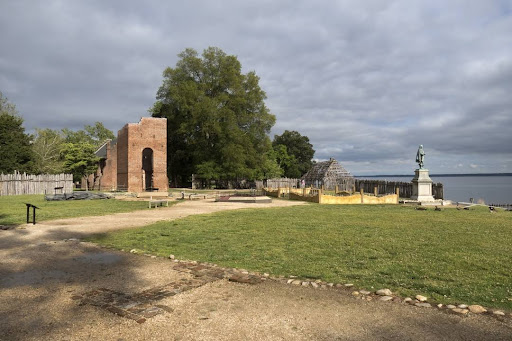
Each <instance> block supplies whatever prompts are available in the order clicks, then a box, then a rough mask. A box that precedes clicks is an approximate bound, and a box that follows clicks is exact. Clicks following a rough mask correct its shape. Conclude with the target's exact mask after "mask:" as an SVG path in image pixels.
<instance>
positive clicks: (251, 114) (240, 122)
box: [150, 47, 275, 185]
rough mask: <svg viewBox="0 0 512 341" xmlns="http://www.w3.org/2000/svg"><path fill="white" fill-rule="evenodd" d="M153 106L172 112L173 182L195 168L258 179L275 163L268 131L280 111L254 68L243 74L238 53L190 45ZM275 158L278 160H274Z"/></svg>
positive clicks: (204, 173) (213, 175)
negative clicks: (273, 107)
mask: <svg viewBox="0 0 512 341" xmlns="http://www.w3.org/2000/svg"><path fill="white" fill-rule="evenodd" d="M178 56H179V57H180V60H179V61H178V62H177V64H176V66H175V67H174V68H170V67H168V68H166V69H165V71H164V72H163V77H164V80H163V84H162V86H161V87H160V88H159V90H158V92H157V96H156V98H157V101H156V103H155V104H154V105H153V107H152V108H151V109H150V112H151V114H152V115H153V116H154V117H165V118H167V132H168V139H167V141H168V148H167V154H168V173H169V174H168V175H169V179H170V180H171V182H172V183H173V185H182V184H185V183H186V182H187V181H188V179H189V178H190V176H191V174H193V173H195V174H198V175H199V176H200V177H203V178H205V179H241V178H245V179H257V178H263V177H264V176H265V173H266V172H268V171H269V170H271V169H272V167H274V166H275V165H272V164H271V162H272V160H269V158H271V157H272V155H271V154H272V153H269V152H270V150H271V148H272V147H271V142H270V139H269V137H268V135H267V134H268V133H269V132H270V129H271V128H272V126H273V125H274V123H275V116H274V115H272V114H271V113H270V112H269V110H268V108H267V107H266V106H265V103H264V100H265V99H266V95H265V92H264V91H263V90H262V89H261V88H260V86H259V78H258V76H256V74H255V72H254V71H251V72H248V73H247V74H243V73H242V72H241V64H240V62H239V61H238V59H237V58H236V56H230V55H227V54H226V53H224V52H223V51H222V50H221V49H219V48H215V47H210V48H207V49H206V50H204V51H203V53H202V55H201V56H199V54H198V53H197V51H195V50H193V49H186V50H185V51H183V52H182V53H180V54H179V55H178ZM274 162H275V160H274Z"/></svg>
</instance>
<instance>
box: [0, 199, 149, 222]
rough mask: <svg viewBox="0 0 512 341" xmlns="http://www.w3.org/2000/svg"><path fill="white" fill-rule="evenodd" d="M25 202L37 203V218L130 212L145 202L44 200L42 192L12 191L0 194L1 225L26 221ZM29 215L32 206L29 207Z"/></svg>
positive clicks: (40, 219) (143, 205)
mask: <svg viewBox="0 0 512 341" xmlns="http://www.w3.org/2000/svg"><path fill="white" fill-rule="evenodd" d="M25 203H30V204H32V205H35V206H37V207H39V208H40V209H39V210H36V221H42V220H50V219H59V218H69V217H82V216H93V215H106V214H112V213H118V212H129V211H134V210H141V209H144V208H146V209H147V207H148V206H147V205H148V204H147V202H142V201H119V200H114V199H108V200H69V201H45V200H44V195H11V196H0V225H18V224H24V223H26V221H27V208H26V206H25ZM30 219H32V209H31V210H30Z"/></svg>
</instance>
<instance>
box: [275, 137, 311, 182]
mask: <svg viewBox="0 0 512 341" xmlns="http://www.w3.org/2000/svg"><path fill="white" fill-rule="evenodd" d="M272 146H273V147H274V150H276V151H279V150H280V149H279V148H281V147H279V146H285V147H286V154H283V153H282V148H281V155H283V157H284V158H285V160H284V162H282V161H281V164H280V166H281V167H283V169H284V175H285V176H286V177H289V178H299V177H301V176H302V175H304V174H305V173H306V172H307V171H308V170H309V169H310V168H311V166H312V165H313V160H312V159H313V156H314V155H315V150H314V149H313V145H312V144H311V143H309V138H308V137H307V136H302V135H301V134H300V133H299V132H297V131H289V130H285V131H284V133H283V134H281V135H275V136H274V140H273V141H272ZM278 159H279V157H278ZM281 160H282V158H281Z"/></svg>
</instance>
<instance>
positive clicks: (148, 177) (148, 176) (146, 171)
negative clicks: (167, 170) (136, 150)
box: [142, 148, 153, 191]
mask: <svg viewBox="0 0 512 341" xmlns="http://www.w3.org/2000/svg"><path fill="white" fill-rule="evenodd" d="M142 178H143V183H144V190H145V191H148V190H152V189H153V149H151V148H145V149H144V150H143V151H142Z"/></svg>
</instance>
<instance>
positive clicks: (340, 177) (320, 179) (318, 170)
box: [302, 158, 355, 192]
mask: <svg viewBox="0 0 512 341" xmlns="http://www.w3.org/2000/svg"><path fill="white" fill-rule="evenodd" d="M302 180H304V184H305V186H306V187H310V186H312V187H315V188H322V186H323V188H324V189H325V190H329V191H332V190H335V189H336V186H338V190H339V191H347V192H351V191H353V189H354V186H355V178H354V176H353V175H352V174H350V172H349V171H347V170H346V169H345V168H344V167H343V166H342V165H341V164H340V163H339V162H338V161H336V160H335V159H333V158H331V159H330V160H329V161H323V162H318V163H316V164H314V165H313V167H311V169H310V170H309V171H308V172H307V173H306V174H304V175H303V176H302Z"/></svg>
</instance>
